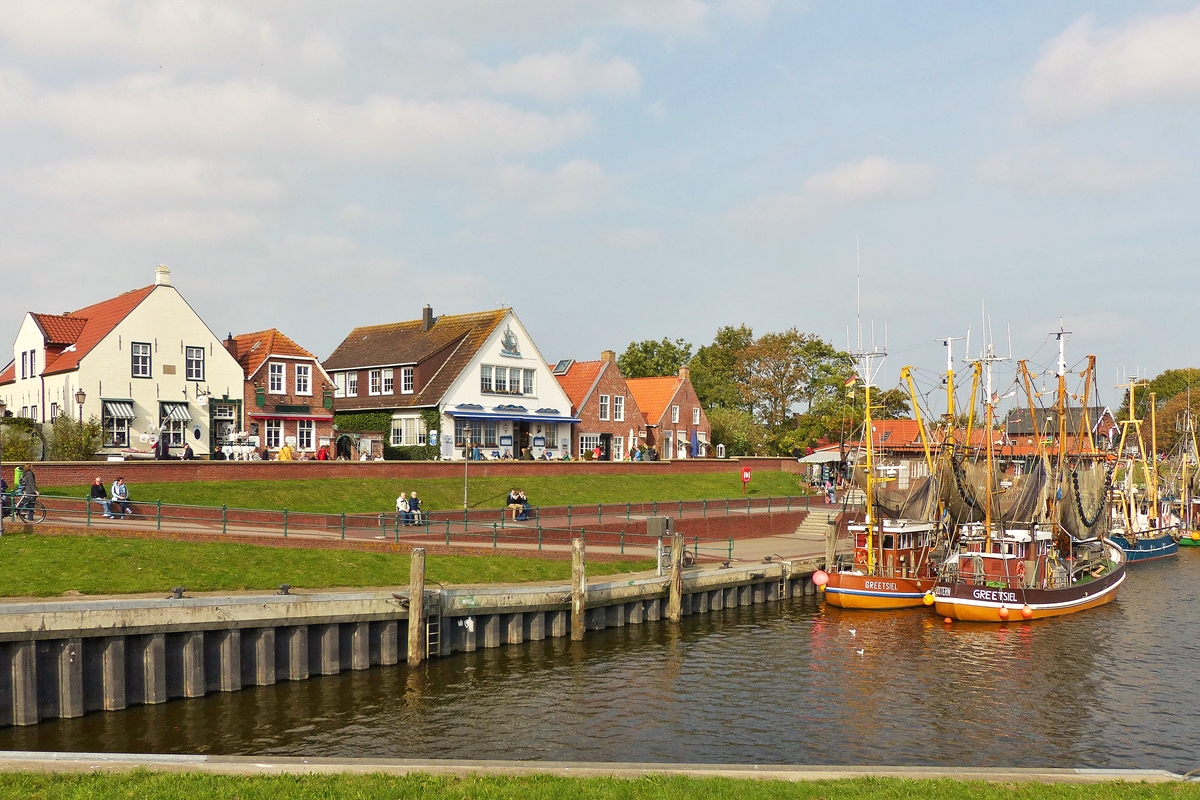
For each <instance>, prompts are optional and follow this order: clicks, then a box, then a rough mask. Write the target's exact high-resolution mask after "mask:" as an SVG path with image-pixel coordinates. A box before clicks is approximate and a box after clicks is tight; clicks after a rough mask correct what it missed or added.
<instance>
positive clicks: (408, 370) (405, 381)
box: [400, 367, 416, 394]
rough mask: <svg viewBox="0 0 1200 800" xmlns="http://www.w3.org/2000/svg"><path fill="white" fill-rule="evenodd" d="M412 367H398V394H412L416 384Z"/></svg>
mask: <svg viewBox="0 0 1200 800" xmlns="http://www.w3.org/2000/svg"><path fill="white" fill-rule="evenodd" d="M413 372H414V370H413V368H412V367H401V368H400V394H412V393H413V389H414V387H415V386H416V383H415V380H414V377H413Z"/></svg>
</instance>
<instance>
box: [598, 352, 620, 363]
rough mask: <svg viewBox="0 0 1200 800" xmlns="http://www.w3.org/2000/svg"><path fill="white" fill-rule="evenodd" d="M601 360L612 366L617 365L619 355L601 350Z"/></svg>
mask: <svg viewBox="0 0 1200 800" xmlns="http://www.w3.org/2000/svg"><path fill="white" fill-rule="evenodd" d="M600 360H601V361H607V362H608V363H610V364H615V363H617V354H616V352H615V351H613V350H601V351H600Z"/></svg>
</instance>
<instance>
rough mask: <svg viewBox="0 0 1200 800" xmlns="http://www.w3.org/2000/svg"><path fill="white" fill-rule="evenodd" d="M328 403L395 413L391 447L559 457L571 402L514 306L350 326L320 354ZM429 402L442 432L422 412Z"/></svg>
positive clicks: (565, 446)
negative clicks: (329, 390)
mask: <svg viewBox="0 0 1200 800" xmlns="http://www.w3.org/2000/svg"><path fill="white" fill-rule="evenodd" d="M324 366H325V369H326V371H327V372H328V373H329V375H330V376H331V378H332V380H333V383H334V410H335V411H337V412H339V413H342V412H355V411H376V412H379V411H382V412H386V413H388V414H390V415H391V417H392V426H391V431H390V435H389V443H390V444H391V445H392V446H393V447H401V446H408V445H423V444H426V443H427V441H428V444H430V445H436V446H437V447H439V449H440V452H441V456H442V458H463V457H464V456H465V455H467V454H472V453H475V452H478V454H479V456H480V457H482V458H502V457H506V456H507V457H512V458H519V457H521V455H522V453H523V452H524V450H525V448H528V449H529V452H530V454H531V455H532V456H533V457H535V458H541V457H551V458H562V457H564V456H565V455H568V454H570V452H571V441H572V437H571V425H572V424H574V423H577V422H578V420H577V419H575V418H574V417H572V416H571V402H570V399H569V398H568V397H567V395H566V393H565V392H564V391H563V389H562V387H561V386H560V385H559V384H558V381H557V380H555V378H554V375H553V373H552V372H551V371H550V368H549V366H547V364H546V362H545V360H544V359H543V358H542V356H541V353H540V352H539V351H538V349H537V347H536V346H534V344H533V340H532V339H531V338H530V336H529V334H528V332H527V331H526V330H525V327H524V326H523V325H522V324H521V321H520V320H519V319H518V318H517V315H516V313H514V312H513V310H512V309H511V308H500V309H496V310H494V311H482V312H477V313H472V314H453V315H444V316H441V317H436V316H434V314H433V309H432V308H430V307H429V306H425V308H424V310H423V312H422V316H421V318H420V319H416V320H409V321H406V322H396V323H391V324H388V325H370V326H364V327H360V328H355V329H354V330H353V331H351V332H350V335H349V336H347V337H346V338H345V340H344V341H343V342H342V343H341V344H340V345H338V347H337V349H336V350H334V351H333V353H332V354H331V355H330V356H329V358H327V359H326V360H325V362H324ZM427 410H434V411H436V412H437V415H438V418H439V423H438V424H439V428H440V430H439V434H440V435H439V437H438V439H437V440H436V442H435V441H433V440H431V439H429V438H428V437H429V432H428V431H427V430H426V424H425V421H424V418H423V415H422V412H423V411H427Z"/></svg>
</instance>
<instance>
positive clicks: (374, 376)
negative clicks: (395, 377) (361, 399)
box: [367, 369, 383, 394]
mask: <svg viewBox="0 0 1200 800" xmlns="http://www.w3.org/2000/svg"><path fill="white" fill-rule="evenodd" d="M367 380H368V381H369V383H368V384H367V394H379V393H380V392H381V391H383V371H382V370H378V369H373V370H371V371H370V372H369V373H367Z"/></svg>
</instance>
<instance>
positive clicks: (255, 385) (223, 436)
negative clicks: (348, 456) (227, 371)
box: [217, 328, 334, 453]
mask: <svg viewBox="0 0 1200 800" xmlns="http://www.w3.org/2000/svg"><path fill="white" fill-rule="evenodd" d="M225 349H226V350H227V351H228V352H229V354H230V355H232V356H233V357H234V358H236V359H237V361H238V363H239V364H240V365H241V367H242V372H243V374H244V376H245V382H244V384H243V386H244V389H243V399H244V402H245V408H246V417H247V420H248V422H247V425H246V427H247V429H248V431H249V433H250V435H251V436H257V437H258V442H259V444H260V446H262V447H266V448H267V449H269V450H272V451H278V450H279V448H280V447H282V446H283V445H284V444H288V445H291V447H292V448H293V449H295V450H299V451H300V452H301V453H314V452H316V450H317V448H319V447H327V446H329V445H330V444H331V443H332V437H333V393H334V390H333V380H332V379H331V378H330V377H329V374H328V373H327V372H325V368H324V367H322V366H321V364H320V362H319V361H317V357H316V356H314V355H313V354H312V353H310V352H308V351H307V350H305V349H304V348H303V347H301V346H300V345H298V344H296V343H295V342H294V341H292V340H291V339H289V338H288V337H286V336H284V335H283V334H282V333H280V332H279V331H278V330H276V329H275V328H271V329H270V330H266V331H258V332H257V333H243V334H239V335H237V336H233V335H232V334H230V336H229V338H228V339H226V340H225ZM234 434H236V428H234V427H233V426H232V425H223V426H222V427H220V428H219V429H218V431H217V436H218V442H219V443H220V444H232V443H233V441H234V438H235V436H234Z"/></svg>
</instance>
